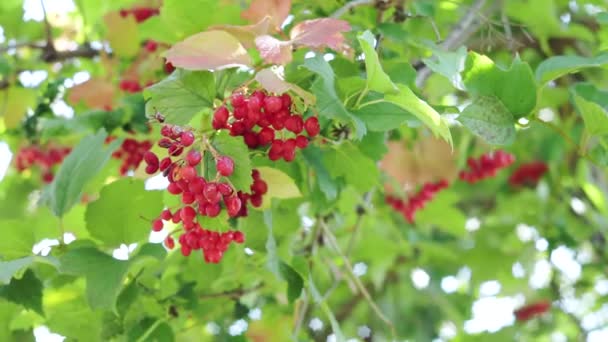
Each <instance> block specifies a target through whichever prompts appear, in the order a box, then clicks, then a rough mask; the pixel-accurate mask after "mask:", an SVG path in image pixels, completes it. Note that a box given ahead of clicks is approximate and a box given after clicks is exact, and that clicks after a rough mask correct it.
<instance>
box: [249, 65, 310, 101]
mask: <svg viewBox="0 0 608 342" xmlns="http://www.w3.org/2000/svg"><path fill="white" fill-rule="evenodd" d="M255 80H256V81H258V82H259V83H260V85H262V87H263V88H264V89H266V90H268V91H270V92H273V93H277V94H282V93H285V92H287V91H290V90H291V91H293V92H294V93H296V94H298V96H299V97H301V98H302V99H303V100H304V102H305V103H306V104H309V105H310V104H314V103H315V101H316V98H315V96H314V95H313V94H311V93H309V92H307V91H306V90H304V89H302V88H300V87H298V86H297V85H295V84H292V83H289V82H285V81H284V80H283V79H282V78H281V77H280V76H279V75H277V74H276V73H275V72H274V71H273V70H272V69H271V68H266V69H263V70H260V71H259V72H258V73H257V74H256V75H255Z"/></svg>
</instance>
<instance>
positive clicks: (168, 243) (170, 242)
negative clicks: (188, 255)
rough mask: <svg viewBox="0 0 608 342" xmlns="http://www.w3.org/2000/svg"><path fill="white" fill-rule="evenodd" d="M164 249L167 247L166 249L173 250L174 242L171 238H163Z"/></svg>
mask: <svg viewBox="0 0 608 342" xmlns="http://www.w3.org/2000/svg"><path fill="white" fill-rule="evenodd" d="M165 247H167V249H173V248H175V240H173V238H172V237H171V236H167V237H166V238H165Z"/></svg>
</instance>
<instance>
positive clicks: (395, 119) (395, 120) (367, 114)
mask: <svg viewBox="0 0 608 342" xmlns="http://www.w3.org/2000/svg"><path fill="white" fill-rule="evenodd" d="M353 114H354V115H355V116H357V117H358V118H360V119H361V120H362V121H363V122H364V123H365V125H366V126H367V128H368V129H369V130H370V131H376V132H384V131H390V130H392V129H395V128H399V127H400V126H401V125H402V124H403V123H405V122H406V121H408V120H412V119H413V117H412V114H410V113H409V112H408V111H407V110H405V109H404V108H402V107H399V106H397V105H395V104H393V103H390V102H376V103H372V104H369V105H366V104H365V103H364V104H363V105H362V106H361V107H359V109H357V110H354V111H353Z"/></svg>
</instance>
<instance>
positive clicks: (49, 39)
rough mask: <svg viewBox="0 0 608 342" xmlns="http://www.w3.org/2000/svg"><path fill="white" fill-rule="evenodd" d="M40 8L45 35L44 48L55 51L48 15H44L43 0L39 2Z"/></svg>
mask: <svg viewBox="0 0 608 342" xmlns="http://www.w3.org/2000/svg"><path fill="white" fill-rule="evenodd" d="M40 7H42V14H43V15H44V32H45V34H46V48H47V49H49V50H55V46H54V45H53V28H52V27H51V23H50V22H49V18H48V15H47V13H46V7H45V6H44V0H40Z"/></svg>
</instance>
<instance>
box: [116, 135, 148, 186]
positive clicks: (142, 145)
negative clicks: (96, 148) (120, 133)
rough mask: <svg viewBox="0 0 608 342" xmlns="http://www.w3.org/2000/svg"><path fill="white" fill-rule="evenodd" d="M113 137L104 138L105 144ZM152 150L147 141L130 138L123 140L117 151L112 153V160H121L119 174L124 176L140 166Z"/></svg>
mask: <svg viewBox="0 0 608 342" xmlns="http://www.w3.org/2000/svg"><path fill="white" fill-rule="evenodd" d="M114 139H116V138H114V137H108V138H106V143H109V142H110V141H112V140H114ZM151 148H152V142H151V141H149V140H142V141H137V140H135V139H132V138H127V139H125V140H124V141H123V142H122V144H121V145H120V147H119V148H118V150H116V151H114V153H112V157H113V158H114V159H119V160H122V164H121V165H120V174H121V176H124V175H126V174H127V172H129V170H135V169H137V167H139V164H141V161H142V160H143V159H144V156H145V155H146V152H148V151H149V150H150V149H151Z"/></svg>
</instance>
